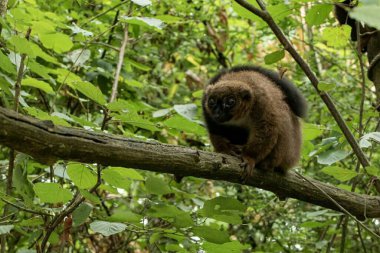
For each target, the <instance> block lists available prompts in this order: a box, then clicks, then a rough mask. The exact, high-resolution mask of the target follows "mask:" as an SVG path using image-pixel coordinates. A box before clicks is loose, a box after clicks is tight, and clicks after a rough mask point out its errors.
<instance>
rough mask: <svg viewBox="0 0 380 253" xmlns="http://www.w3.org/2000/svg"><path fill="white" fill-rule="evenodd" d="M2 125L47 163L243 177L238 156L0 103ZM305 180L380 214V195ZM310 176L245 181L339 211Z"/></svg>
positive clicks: (364, 213) (2, 131)
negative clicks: (70, 124) (88, 126)
mask: <svg viewBox="0 0 380 253" xmlns="http://www.w3.org/2000/svg"><path fill="white" fill-rule="evenodd" d="M0 126H1V128H0V143H1V144H3V145H6V146H8V147H10V148H13V149H15V150H17V151H20V152H23V153H26V154H29V155H31V156H33V157H34V158H35V159H36V160H38V161H40V162H44V163H47V164H52V163H54V162H55V161H57V160H58V159H63V160H71V161H78V162H83V163H99V164H102V165H111V166H122V167H129V168H136V169H142V170H149V171H156V172H161V173H172V174H176V175H179V176H195V177H203V178H208V179H216V180H224V181H228V182H232V183H241V179H240V178H241V171H242V168H241V167H240V163H241V161H240V160H239V159H237V158H236V157H232V156H228V155H223V154H217V153H211V152H205V151H199V150H194V149H191V148H187V147H180V146H175V145H167V144H161V143H158V142H145V141H138V140H133V139H128V138H124V137H121V136H115V135H110V134H104V133H96V132H90V131H86V130H83V129H77V128H67V127H61V126H55V125H54V124H53V123H52V122H51V121H40V120H37V119H34V118H31V117H28V116H24V115H21V114H18V113H16V112H13V111H10V110H7V109H4V108H0ZM308 180H310V182H312V183H313V184H315V185H316V186H318V187H319V188H321V189H323V191H325V192H326V193H327V194H328V195H329V196H330V197H332V198H333V199H334V200H335V201H336V202H338V203H339V204H340V205H341V206H343V207H344V208H345V209H347V210H348V211H349V212H350V213H351V214H353V215H355V216H356V217H358V218H359V219H364V218H378V217H380V197H375V196H369V195H360V194H357V193H353V192H348V191H345V190H342V189H339V188H336V187H334V186H332V185H328V184H326V183H322V182H319V181H317V180H313V179H308ZM310 182H308V181H307V180H305V179H304V178H303V177H302V176H300V175H298V174H297V173H295V172H292V171H289V172H288V173H287V174H286V175H285V176H283V175H280V174H278V173H275V172H269V171H268V172H267V171H265V172H263V171H259V170H255V171H254V176H253V177H252V178H249V179H248V180H247V181H246V182H245V184H246V185H250V186H254V187H258V188H261V189H264V190H268V191H271V192H274V193H276V194H278V195H281V196H287V197H291V198H295V199H299V200H302V201H305V202H309V203H312V204H316V205H319V206H322V207H326V208H330V209H333V210H336V211H341V210H340V208H339V207H338V206H336V204H334V203H333V202H332V201H331V200H330V199H328V198H327V197H326V195H325V194H323V193H322V192H321V191H320V190H319V189H318V188H317V187H315V186H314V185H313V184H311V183H310Z"/></svg>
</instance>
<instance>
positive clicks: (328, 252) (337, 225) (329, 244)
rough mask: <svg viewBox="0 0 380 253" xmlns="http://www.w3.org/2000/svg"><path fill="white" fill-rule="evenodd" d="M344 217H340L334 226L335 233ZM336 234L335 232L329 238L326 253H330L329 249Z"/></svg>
mask: <svg viewBox="0 0 380 253" xmlns="http://www.w3.org/2000/svg"><path fill="white" fill-rule="evenodd" d="M344 217H345V216H340V218H339V221H338V223H337V224H336V227H335V231H337V230H338V229H339V227H340V225H341V224H342V221H343V219H344ZM336 234H337V232H334V234H333V235H332V236H331V239H330V241H329V243H328V244H327V248H326V253H330V251H331V247H332V246H333V245H334V241H335V238H336Z"/></svg>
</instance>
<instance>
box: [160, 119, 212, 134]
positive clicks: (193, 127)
mask: <svg viewBox="0 0 380 253" xmlns="http://www.w3.org/2000/svg"><path fill="white" fill-rule="evenodd" d="M163 123H164V124H165V125H166V126H167V127H170V128H174V129H177V130H181V131H184V132H188V133H195V134H199V135H205V134H206V130H205V129H204V128H203V127H201V126H200V125H199V124H197V123H195V122H192V121H190V120H188V119H186V118H184V117H182V116H179V115H175V116H173V117H171V118H170V119H168V120H165V121H164V122H163Z"/></svg>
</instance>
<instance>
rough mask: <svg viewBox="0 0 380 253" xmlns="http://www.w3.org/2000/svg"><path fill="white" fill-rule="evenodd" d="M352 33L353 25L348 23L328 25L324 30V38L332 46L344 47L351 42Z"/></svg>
mask: <svg viewBox="0 0 380 253" xmlns="http://www.w3.org/2000/svg"><path fill="white" fill-rule="evenodd" d="M350 33H351V27H350V26H348V25H342V26H339V27H326V28H325V29H324V30H323V31H322V40H324V41H326V42H327V45H328V46H330V47H335V48H343V47H345V46H346V45H347V44H348V43H349V38H350Z"/></svg>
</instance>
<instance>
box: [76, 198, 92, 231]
mask: <svg viewBox="0 0 380 253" xmlns="http://www.w3.org/2000/svg"><path fill="white" fill-rule="evenodd" d="M92 209H93V206H92V205H90V204H89V203H86V202H84V203H82V204H80V205H79V206H78V207H77V208H76V209H75V211H74V212H73V225H74V226H75V227H77V226H80V225H82V224H83V223H84V222H85V221H86V220H87V218H88V217H89V216H90V213H91V211H92Z"/></svg>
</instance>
